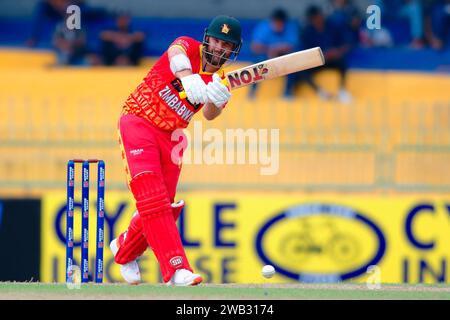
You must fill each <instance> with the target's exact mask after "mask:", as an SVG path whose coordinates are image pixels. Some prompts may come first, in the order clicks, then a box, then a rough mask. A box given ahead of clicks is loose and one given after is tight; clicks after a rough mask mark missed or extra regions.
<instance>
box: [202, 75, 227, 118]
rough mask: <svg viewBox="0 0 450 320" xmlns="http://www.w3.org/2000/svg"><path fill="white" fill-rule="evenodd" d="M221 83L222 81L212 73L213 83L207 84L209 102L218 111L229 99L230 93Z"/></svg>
mask: <svg viewBox="0 0 450 320" xmlns="http://www.w3.org/2000/svg"><path fill="white" fill-rule="evenodd" d="M221 81H222V79H221V78H220V77H219V76H218V75H217V74H216V73H214V75H213V81H211V82H210V83H208V86H207V93H208V100H209V102H211V103H213V104H214V105H215V106H216V107H217V108H219V109H222V107H223V106H224V105H225V103H227V102H228V100H229V99H230V97H231V93H230V91H228V88H227V86H226V85H224V84H223V83H222V82H221Z"/></svg>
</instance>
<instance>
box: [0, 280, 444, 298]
mask: <svg viewBox="0 0 450 320" xmlns="http://www.w3.org/2000/svg"><path fill="white" fill-rule="evenodd" d="M0 299H1V300H5V299H14V300H16V299H57V300H59V299H71V300H72V299H75V300H77V299H88V300H101V299H108V300H110V299H152V300H155V299H162V300H170V299H176V300H180V299H189V300H190V299H195V300H207V299H209V300H227V299H232V300H239V299H250V300H253V299H255V300H272V299H295V300H297V299H395V300H405V299H414V300H417V299H445V300H450V285H405V284H382V285H381V288H380V289H372V290H370V289H369V288H367V286H366V285H362V284H258V285H256V284H253V285H252V284H248V285H244V284H239V285H238V284H224V285H217V284H202V285H199V286H197V287H167V286H165V285H150V284H140V285H136V286H131V285H127V284H100V285H97V284H83V285H81V288H80V289H69V288H68V287H67V286H66V285H65V284H44V283H33V282H26V283H24V282H0Z"/></svg>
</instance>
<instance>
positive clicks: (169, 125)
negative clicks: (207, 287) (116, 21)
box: [110, 16, 242, 286]
mask: <svg viewBox="0 0 450 320" xmlns="http://www.w3.org/2000/svg"><path fill="white" fill-rule="evenodd" d="M241 45H242V39H241V26H240V23H239V21H238V20H236V19H235V18H232V17H229V16H217V17H215V18H214V19H213V20H212V21H211V23H210V24H209V26H208V28H207V29H205V33H204V36H203V42H199V41H197V40H194V39H192V38H189V37H179V38H177V39H175V41H174V42H173V43H172V44H171V45H170V46H169V48H168V50H167V51H166V52H165V53H164V54H163V55H162V56H161V57H160V59H159V60H158V61H157V62H156V64H155V65H154V66H153V67H152V68H151V70H150V72H149V73H148V74H147V76H146V77H145V78H144V80H143V81H142V82H141V84H139V86H138V87H137V88H136V90H135V91H134V92H133V93H131V95H130V96H129V97H128V99H127V100H126V102H125V105H124V107H123V110H122V114H121V116H120V120H119V124H118V131H119V143H120V146H121V149H122V158H123V160H124V164H125V171H126V174H127V178H128V186H129V189H130V190H131V192H132V193H133V196H134V198H135V200H136V208H137V212H136V213H135V214H134V215H133V218H132V219H131V222H130V225H129V227H128V229H127V230H126V231H125V232H123V233H122V234H120V236H119V237H118V238H116V239H114V240H113V241H112V242H111V244H110V248H111V250H112V252H113V254H114V259H115V262H116V263H118V264H120V265H121V267H120V271H121V274H122V276H123V278H124V279H125V280H126V281H127V282H128V283H131V284H137V283H139V282H140V281H141V276H140V271H139V266H138V264H137V262H136V259H137V258H138V257H139V256H141V255H142V254H143V253H144V252H145V250H146V249H147V248H148V247H150V248H151V249H152V250H153V252H154V254H155V256H156V258H157V260H158V262H159V267H160V269H161V274H162V277H163V281H164V282H165V283H167V284H169V285H176V286H189V285H197V284H199V283H201V282H202V280H203V279H202V277H201V276H200V275H198V274H195V273H194V272H193V270H192V268H191V266H190V265H189V261H188V258H187V257H186V253H185V251H184V248H183V245H182V242H181V239H180V235H179V233H178V228H177V226H176V221H177V219H178V217H179V215H180V213H181V210H182V208H183V206H184V202H183V201H182V200H181V201H178V202H176V203H175V201H174V199H175V193H176V187H177V183H178V178H179V175H180V170H181V158H182V151H181V152H179V154H178V155H177V157H175V159H172V158H173V157H172V150H173V148H174V147H175V146H176V145H178V144H179V141H172V139H171V137H172V133H173V131H175V130H177V129H183V128H186V127H187V126H188V124H189V122H190V120H191V119H192V117H193V116H194V114H195V113H197V112H198V111H200V109H202V111H203V116H204V117H205V118H206V119H207V120H213V119H214V118H216V117H217V116H219V115H220V113H221V112H222V109H223V108H224V107H225V106H226V104H227V102H228V100H229V99H230V97H231V93H230V92H229V89H228V88H227V86H226V85H224V84H222V83H221V80H222V79H223V77H224V72H223V70H222V67H223V65H224V63H225V62H227V61H233V60H235V59H236V57H237V56H238V54H239V51H240V49H241ZM180 94H181V96H180ZM184 97H185V98H184ZM183 98H184V99H183ZM182 138H183V137H182ZM184 139H185V137H184Z"/></svg>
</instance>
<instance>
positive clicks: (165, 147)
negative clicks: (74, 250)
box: [115, 114, 191, 280]
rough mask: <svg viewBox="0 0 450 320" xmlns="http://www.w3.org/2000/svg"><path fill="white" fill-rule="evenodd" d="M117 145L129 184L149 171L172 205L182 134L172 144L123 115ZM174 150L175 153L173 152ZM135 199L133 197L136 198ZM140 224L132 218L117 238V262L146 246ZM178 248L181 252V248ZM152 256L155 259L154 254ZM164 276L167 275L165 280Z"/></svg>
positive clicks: (137, 218) (177, 210)
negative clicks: (159, 179)
mask: <svg viewBox="0 0 450 320" xmlns="http://www.w3.org/2000/svg"><path fill="white" fill-rule="evenodd" d="M119 142H120V145H121V149H122V158H123V160H124V165H125V171H126V173H127V180H128V184H130V182H131V181H132V180H133V178H135V177H136V176H139V175H141V174H143V173H147V172H151V173H153V174H156V175H157V176H159V177H160V178H161V182H162V183H163V186H162V187H163V189H165V190H167V194H168V197H169V198H170V202H171V203H172V202H174V198H175V193H176V186H177V183H178V178H179V175H180V170H181V157H182V152H183V149H184V147H185V143H186V139H185V136H184V135H181V136H180V139H179V140H177V141H172V132H168V131H163V130H161V129H159V128H157V127H154V126H153V125H152V124H151V123H150V122H148V121H147V120H145V119H143V118H140V117H138V116H136V115H132V114H126V115H122V116H121V118H120V120H119ZM180 142H181V143H180ZM183 146H184V147H183ZM174 148H175V150H176V151H177V152H173V150H174ZM136 196H137V195H136V194H135V198H136ZM180 209H181V208H175V209H173V216H174V221H175V220H176V219H177V218H178V215H179V213H180V211H181V210H180ZM142 223H143V221H142V218H141V216H140V215H139V214H136V215H134V216H133V218H132V220H131V222H130V225H129V227H128V230H127V231H126V232H124V233H122V234H121V235H120V236H119V240H118V243H119V250H118V252H117V254H116V256H115V261H116V262H117V263H119V264H125V263H128V262H130V261H133V260H135V259H136V258H137V257H139V256H140V255H142V254H143V253H144V251H145V250H146V248H147V247H148V246H149V244H148V241H147V239H146V237H145V236H144V233H143V225H142ZM153 232H154V233H157V232H158V230H153ZM155 235H156V234H155ZM162 238H163V235H162V237H161V239H162ZM153 249H155V248H153ZM178 249H179V250H183V249H182V247H181V248H178ZM183 252H184V250H183ZM155 255H156V257H157V258H158V256H159V255H158V254H157V252H155ZM183 256H184V255H183ZM185 260H186V261H184V262H183V265H182V266H181V267H183V268H185V269H188V270H191V268H190V266H189V264H188V262H187V259H185ZM159 263H160V266H161V270H162V271H163V277H164V273H167V272H168V271H167V269H168V268H165V267H164V266H163V265H162V264H164V263H165V262H163V261H159ZM167 277H168V275H166V277H165V278H167ZM165 280H167V279H165Z"/></svg>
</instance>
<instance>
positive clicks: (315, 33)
mask: <svg viewBox="0 0 450 320" xmlns="http://www.w3.org/2000/svg"><path fill="white" fill-rule="evenodd" d="M306 16H307V19H308V24H307V26H306V27H305V28H304V29H303V32H302V42H303V45H304V47H305V48H313V47H321V48H322V51H323V54H324V56H325V61H326V63H325V65H324V66H323V67H321V68H316V69H311V70H307V71H304V72H299V73H297V79H296V80H297V81H306V83H308V84H309V85H310V86H311V87H312V88H313V89H314V90H315V91H316V92H317V94H318V95H319V97H321V98H322V99H325V100H328V99H330V98H331V97H332V95H331V94H330V93H328V92H327V91H325V90H324V89H322V88H320V87H319V86H318V85H317V84H316V83H315V82H314V80H313V75H314V73H316V72H318V71H320V70H323V69H336V70H337V71H338V72H339V76H340V84H339V86H340V89H339V92H338V97H337V98H338V99H339V101H340V102H342V103H350V102H351V100H352V97H351V95H350V94H349V93H348V92H347V90H346V89H345V85H346V75H347V61H346V58H347V54H348V53H349V50H350V48H351V44H352V43H351V42H350V43H349V42H348V41H349V39H348V38H347V37H346V32H347V31H348V29H345V27H343V26H342V25H341V26H339V24H335V23H333V24H332V23H330V22H328V21H326V19H325V16H324V14H323V13H322V10H321V9H320V8H319V7H317V6H311V7H309V8H308V9H307V13H306ZM293 89H294V87H293V86H292V88H289V90H290V92H291V93H292V92H293Z"/></svg>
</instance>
